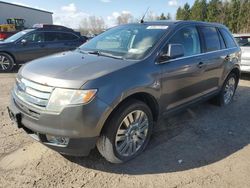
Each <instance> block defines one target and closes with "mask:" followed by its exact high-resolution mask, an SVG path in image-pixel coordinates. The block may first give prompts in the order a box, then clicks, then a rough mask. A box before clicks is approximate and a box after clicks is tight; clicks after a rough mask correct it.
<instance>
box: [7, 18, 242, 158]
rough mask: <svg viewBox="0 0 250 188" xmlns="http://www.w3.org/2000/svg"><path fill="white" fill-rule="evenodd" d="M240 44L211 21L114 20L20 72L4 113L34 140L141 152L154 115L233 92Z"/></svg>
mask: <svg viewBox="0 0 250 188" xmlns="http://www.w3.org/2000/svg"><path fill="white" fill-rule="evenodd" d="M240 55H241V53H240V47H239V46H238V45H237V43H236V42H235V40H234V38H233V36H232V35H231V33H230V32H229V30H228V29H227V28H226V27H225V26H223V25H221V24H215V23H206V22H195V21H164V22H161V21H159V22H144V23H136V24H127V25H120V26H117V27H114V28H112V29H110V30H108V31H106V32H104V33H102V34H100V35H98V36H96V37H95V38H93V39H91V40H90V41H89V42H87V43H85V44H84V45H82V46H80V47H79V48H78V49H77V50H75V51H70V52H66V53H60V54H56V55H52V56H49V57H45V58H40V59H37V60H34V61H32V62H30V63H28V64H26V65H24V66H23V67H22V68H21V69H20V70H19V72H18V75H17V80H16V84H15V86H14V89H13V90H12V94H11V104H10V106H9V115H10V117H11V119H12V120H14V121H16V122H17V125H18V127H19V128H23V129H24V130H25V131H26V132H27V133H28V134H30V135H31V136H32V137H33V138H35V139H36V140H38V141H40V142H42V143H43V144H45V145H46V146H48V147H50V148H52V149H54V150H56V151H58V152H61V153H63V154H68V155H75V156H84V155H88V154H89V152H90V150H91V149H93V148H94V147H95V146H96V145H97V148H98V150H99V152H100V153H101V154H102V155H103V156H104V157H105V158H106V159H107V160H108V161H110V162H112V163H122V162H125V161H128V160H130V159H132V158H134V157H136V156H138V155H139V154H140V153H141V152H142V151H143V150H144V149H145V148H146V146H147V144H148V142H149V139H150V135H151V134H152V132H153V127H154V125H156V122H157V121H158V119H159V118H161V117H163V116H166V115H170V114H172V113H174V112H177V111H179V110H181V109H185V108H187V107H188V106H190V105H193V104H196V103H197V102H201V101H204V100H208V99H211V98H213V100H214V101H215V102H216V103H217V104H218V105H228V104H230V102H231V101H232V99H233V96H234V93H235V90H236V88H237V85H238V81H239V77H240V67H239V61H240Z"/></svg>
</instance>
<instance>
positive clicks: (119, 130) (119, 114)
mask: <svg viewBox="0 0 250 188" xmlns="http://www.w3.org/2000/svg"><path fill="white" fill-rule="evenodd" d="M152 129H153V117H152V112H151V110H150V108H149V107H148V106H147V105H146V104H145V103H143V102H141V101H138V100H130V101H128V102H126V103H124V104H123V105H122V106H120V107H119V108H118V110H117V111H116V112H115V113H114V114H113V115H112V117H111V119H110V121H108V123H107V124H106V125H105V128H104V131H103V132H102V134H101V136H100V138H99V139H98V141H97V148H98V150H99V152H100V153H101V154H102V156H103V157H105V158H106V159H107V160H108V161H109V162H112V163H122V162H126V161H128V160H130V159H133V158H134V157H136V156H137V155H139V154H140V153H141V152H142V151H143V150H144V149H145V147H146V146H147V144H148V141H149V139H150V135H151V133H152Z"/></svg>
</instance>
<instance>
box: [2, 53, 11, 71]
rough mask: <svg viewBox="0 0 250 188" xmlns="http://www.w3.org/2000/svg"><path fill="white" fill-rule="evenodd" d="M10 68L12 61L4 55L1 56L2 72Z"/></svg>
mask: <svg viewBox="0 0 250 188" xmlns="http://www.w3.org/2000/svg"><path fill="white" fill-rule="evenodd" d="M10 66H11V63H10V60H9V59H8V58H7V57H6V56H4V55H0V70H3V71H5V70H8V69H9V67H10Z"/></svg>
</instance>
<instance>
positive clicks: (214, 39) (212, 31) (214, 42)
mask: <svg viewBox="0 0 250 188" xmlns="http://www.w3.org/2000/svg"><path fill="white" fill-rule="evenodd" d="M201 33H202V34H203V36H204V40H205V52H211V51H216V50H220V49H221V46H220V39H219V36H218V32H217V29H216V28H215V27H201Z"/></svg>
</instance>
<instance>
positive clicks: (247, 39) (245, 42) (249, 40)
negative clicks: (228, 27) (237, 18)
mask: <svg viewBox="0 0 250 188" xmlns="http://www.w3.org/2000/svg"><path fill="white" fill-rule="evenodd" d="M235 40H236V41H237V43H238V44H239V46H250V36H242V37H235Z"/></svg>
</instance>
